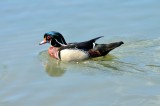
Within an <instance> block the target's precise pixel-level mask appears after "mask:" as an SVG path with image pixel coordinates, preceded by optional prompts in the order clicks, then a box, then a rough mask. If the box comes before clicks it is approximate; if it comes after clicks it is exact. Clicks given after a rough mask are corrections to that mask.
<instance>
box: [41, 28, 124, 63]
mask: <svg viewBox="0 0 160 106" xmlns="http://www.w3.org/2000/svg"><path fill="white" fill-rule="evenodd" d="M102 37H104V36H99V37H96V38H93V39H90V40H87V41H84V42H74V43H67V42H66V40H65V38H64V37H63V35H62V34H61V33H59V32H56V31H50V32H47V33H45V34H44V39H43V41H41V42H40V43H39V45H43V44H46V43H49V44H50V45H51V46H50V47H49V49H48V53H49V55H50V56H51V57H53V58H55V59H57V60H60V61H67V62H69V61H83V60H87V59H90V58H96V57H100V56H106V55H107V54H108V53H109V52H110V51H112V50H113V49H115V48H117V47H119V46H121V45H122V44H124V42H123V41H119V42H113V43H109V44H97V43H96V41H97V40H98V39H100V38H102Z"/></svg>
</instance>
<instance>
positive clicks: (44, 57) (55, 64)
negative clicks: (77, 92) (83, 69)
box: [39, 51, 66, 77]
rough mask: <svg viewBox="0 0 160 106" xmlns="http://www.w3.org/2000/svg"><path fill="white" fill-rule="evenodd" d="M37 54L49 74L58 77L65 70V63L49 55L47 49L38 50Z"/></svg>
mask: <svg viewBox="0 0 160 106" xmlns="http://www.w3.org/2000/svg"><path fill="white" fill-rule="evenodd" d="M39 56H40V59H41V61H42V64H43V65H44V68H45V70H46V72H47V74H48V75H49V76H52V77H60V76H62V75H63V74H64V73H65V72H66V68H65V65H64V64H63V63H61V62H59V61H57V60H55V59H53V58H52V57H50V56H49V55H48V53H47V51H42V52H40V53H39Z"/></svg>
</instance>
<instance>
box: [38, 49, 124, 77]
mask: <svg viewBox="0 0 160 106" xmlns="http://www.w3.org/2000/svg"><path fill="white" fill-rule="evenodd" d="M39 56H40V59H41V61H42V63H43V65H44V68H45V70H46V72H47V74H48V75H49V76H51V77H61V76H63V75H64V74H65V72H66V71H67V70H74V72H76V71H78V72H82V73H85V74H86V73H87V74H92V75H93V73H94V74H96V73H97V72H100V71H103V72H104V71H105V72H114V73H119V72H120V71H121V72H124V71H125V70H124V69H127V68H126V65H125V64H122V63H121V62H120V61H117V59H118V58H117V57H115V56H114V55H111V54H109V55H107V56H104V57H98V58H94V59H90V60H87V61H84V62H79V64H77V63H71V64H70V63H65V62H61V61H57V60H55V59H53V58H52V57H50V56H49V55H48V52H47V51H42V52H41V53H40V54H39Z"/></svg>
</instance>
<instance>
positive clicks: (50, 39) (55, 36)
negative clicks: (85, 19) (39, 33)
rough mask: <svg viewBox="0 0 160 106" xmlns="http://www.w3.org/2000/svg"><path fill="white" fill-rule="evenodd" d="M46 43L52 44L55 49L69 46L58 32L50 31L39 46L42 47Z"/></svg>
mask: <svg viewBox="0 0 160 106" xmlns="http://www.w3.org/2000/svg"><path fill="white" fill-rule="evenodd" d="M45 43H50V44H51V45H52V46H54V47H61V46H64V45H67V43H66V41H65V39H64V37H63V36H62V34H60V33H59V32H56V31H50V32H47V33H45V34H44V39H43V41H42V42H40V43H39V45H42V44H45Z"/></svg>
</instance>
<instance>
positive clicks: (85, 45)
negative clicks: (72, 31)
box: [64, 36, 104, 50]
mask: <svg viewBox="0 0 160 106" xmlns="http://www.w3.org/2000/svg"><path fill="white" fill-rule="evenodd" d="M102 37H104V36H100V37H96V38H94V39H91V40H88V41H84V42H75V43H69V44H68V45H67V46H65V47H64V48H77V49H83V50H89V49H93V48H94V46H95V41H96V40H98V39H100V38H102Z"/></svg>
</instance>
